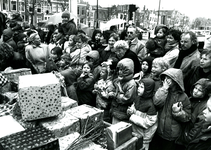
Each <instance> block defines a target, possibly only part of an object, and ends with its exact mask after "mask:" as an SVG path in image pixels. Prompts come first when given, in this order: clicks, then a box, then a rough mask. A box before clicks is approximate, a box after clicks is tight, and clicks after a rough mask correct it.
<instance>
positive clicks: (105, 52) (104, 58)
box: [99, 46, 116, 63]
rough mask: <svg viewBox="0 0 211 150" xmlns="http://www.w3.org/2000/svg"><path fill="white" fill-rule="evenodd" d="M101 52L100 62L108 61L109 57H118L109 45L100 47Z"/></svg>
mask: <svg viewBox="0 0 211 150" xmlns="http://www.w3.org/2000/svg"><path fill="white" fill-rule="evenodd" d="M99 53H100V63H102V62H104V61H107V60H108V58H111V57H116V54H115V53H114V52H112V51H111V48H110V47H109V46H107V47H105V48H102V49H99Z"/></svg>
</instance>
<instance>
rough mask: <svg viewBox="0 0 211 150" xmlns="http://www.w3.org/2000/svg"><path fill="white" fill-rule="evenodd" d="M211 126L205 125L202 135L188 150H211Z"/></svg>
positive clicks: (189, 145)
mask: <svg viewBox="0 0 211 150" xmlns="http://www.w3.org/2000/svg"><path fill="white" fill-rule="evenodd" d="M210 143H211V126H210V125H208V124H207V123H205V124H204V125H203V129H202V134H201V135H200V136H199V137H197V138H196V139H194V140H193V141H191V142H190V143H189V144H188V146H187V148H186V150H210V149H211V144H210Z"/></svg>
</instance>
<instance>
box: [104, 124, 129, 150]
mask: <svg viewBox="0 0 211 150" xmlns="http://www.w3.org/2000/svg"><path fill="white" fill-rule="evenodd" d="M106 137H107V147H108V150H114V149H115V148H117V147H118V146H120V145H122V144H123V143H124V142H126V141H128V140H129V139H131V138H132V124H130V123H126V122H123V121H121V122H119V123H117V124H114V125H111V126H110V127H107V128H106Z"/></svg>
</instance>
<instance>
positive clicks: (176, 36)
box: [167, 29, 182, 42]
mask: <svg viewBox="0 0 211 150" xmlns="http://www.w3.org/2000/svg"><path fill="white" fill-rule="evenodd" d="M181 34H182V32H181V31H180V30H176V29H170V30H169V31H168V32H167V35H172V36H173V37H174V39H175V40H176V41H177V42H180V39H181Z"/></svg>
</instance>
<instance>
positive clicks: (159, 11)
mask: <svg viewBox="0 0 211 150" xmlns="http://www.w3.org/2000/svg"><path fill="white" fill-rule="evenodd" d="M160 3H161V0H159V6H158V21H157V25H158V24H159V17H160Z"/></svg>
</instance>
